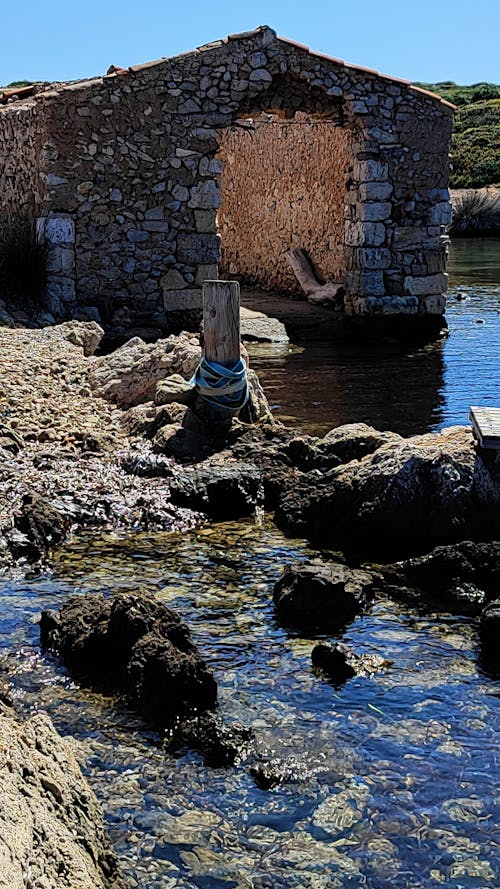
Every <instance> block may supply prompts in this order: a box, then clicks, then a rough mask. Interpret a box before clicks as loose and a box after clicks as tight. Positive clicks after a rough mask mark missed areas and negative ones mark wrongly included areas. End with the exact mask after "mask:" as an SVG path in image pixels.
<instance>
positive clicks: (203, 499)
mask: <svg viewBox="0 0 500 889" xmlns="http://www.w3.org/2000/svg"><path fill="white" fill-rule="evenodd" d="M260 486H261V477H260V472H259V469H258V468H257V466H255V465H254V464H252V463H242V462H239V461H236V460H231V459H226V460H224V461H223V462H221V460H220V458H217V460H206V461H205V462H203V463H200V464H199V465H198V466H196V467H192V468H191V467H190V468H189V469H184V470H183V471H182V472H180V473H179V474H178V475H176V476H175V477H174V478H173V479H172V481H171V483H170V496H171V498H172V502H173V503H174V504H176V505H177V506H184V507H188V508H189V509H192V510H194V511H195V512H204V513H206V514H207V515H209V516H211V517H212V518H214V519H224V520H225V519H237V518H241V517H242V516H248V515H252V514H253V513H254V512H255V509H256V506H257V504H258V502H259V495H260Z"/></svg>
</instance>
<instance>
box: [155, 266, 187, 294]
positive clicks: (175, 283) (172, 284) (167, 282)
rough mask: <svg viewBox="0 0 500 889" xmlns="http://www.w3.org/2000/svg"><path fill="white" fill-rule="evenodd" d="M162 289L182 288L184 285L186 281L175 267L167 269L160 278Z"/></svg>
mask: <svg viewBox="0 0 500 889" xmlns="http://www.w3.org/2000/svg"><path fill="white" fill-rule="evenodd" d="M160 284H161V288H162V290H182V289H183V288H184V287H185V286H186V282H185V280H184V278H183V276H182V275H181V273H180V272H178V271H177V269H169V271H168V272H167V273H166V274H165V275H163V277H162V278H160Z"/></svg>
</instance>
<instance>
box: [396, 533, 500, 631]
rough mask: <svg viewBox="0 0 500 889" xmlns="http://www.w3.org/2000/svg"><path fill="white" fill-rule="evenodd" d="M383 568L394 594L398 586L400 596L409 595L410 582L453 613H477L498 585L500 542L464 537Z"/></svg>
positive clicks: (494, 592) (411, 585) (499, 579)
mask: <svg viewBox="0 0 500 889" xmlns="http://www.w3.org/2000/svg"><path fill="white" fill-rule="evenodd" d="M383 571H384V575H385V577H386V579H387V580H388V581H389V582H390V583H391V584H395V585H396V589H395V590H393V594H394V595H396V596H397V587H398V586H399V587H402V594H403V598H408V590H407V589H406V585H409V587H411V588H413V589H416V590H418V591H420V592H422V593H423V594H424V595H425V596H426V597H427V598H429V599H431V601H432V602H436V601H437V602H439V603H442V604H443V606H445V607H446V608H447V609H448V610H451V611H453V612H454V613H459V614H469V615H477V614H480V613H481V611H482V609H483V608H484V606H485V605H486V604H487V602H488V601H491V599H494V598H495V597H496V596H497V595H498V590H499V589H500V542H499V541H493V542H491V543H476V542H474V541H472V540H465V541H463V542H461V543H455V544H450V545H449V546H438V547H436V548H435V549H433V550H432V551H431V552H430V553H427V554H426V555H423V556H417V557H415V558H413V559H407V560H405V561H403V562H397V563H396V564H395V565H392V566H389V567H388V568H384V569H383ZM411 597H412V595H411V592H410V598H411Z"/></svg>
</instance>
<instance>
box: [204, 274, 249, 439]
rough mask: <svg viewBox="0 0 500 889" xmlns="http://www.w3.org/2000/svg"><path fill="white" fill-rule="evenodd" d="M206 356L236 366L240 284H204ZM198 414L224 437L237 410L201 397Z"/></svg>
mask: <svg viewBox="0 0 500 889" xmlns="http://www.w3.org/2000/svg"><path fill="white" fill-rule="evenodd" d="M203 354H204V356H205V358H206V359H207V361H210V362H212V363H214V362H215V363H216V364H222V365H224V366H225V367H233V366H234V365H235V364H236V363H237V361H239V359H240V357H241V353H240V285H239V284H238V282H237V281H204V282H203ZM194 410H195V413H196V414H197V415H198V417H199V418H200V419H201V420H203V421H204V422H205V423H206V424H207V426H208V427H209V428H210V431H211V435H212V436H215V438H222V439H224V436H225V435H226V434H227V432H228V431H229V429H230V427H231V422H232V419H233V417H234V416H235V412H234V411H233V410H225V409H221V408H218V409H217V408H215V407H213V406H212V405H211V404H209V403H208V402H207V401H206V400H205V399H203V398H201V397H198V398H197V399H196V402H195V408H194Z"/></svg>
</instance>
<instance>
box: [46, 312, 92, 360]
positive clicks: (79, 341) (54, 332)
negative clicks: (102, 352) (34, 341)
mask: <svg viewBox="0 0 500 889" xmlns="http://www.w3.org/2000/svg"><path fill="white" fill-rule="evenodd" d="M48 335H51V336H56V337H60V338H62V339H65V340H67V341H68V343H72V344H73V345H74V346H79V347H80V348H81V349H83V354H84V355H85V356H86V357H89V356H90V355H93V354H94V352H95V351H96V349H97V347H98V346H99V344H100V342H101V340H102V338H103V336H104V330H103V329H102V327H99V325H98V324H97V323H96V322H95V321H65V322H64V324H58V325H57V326H56V327H51V328H50V329H49V330H48Z"/></svg>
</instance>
